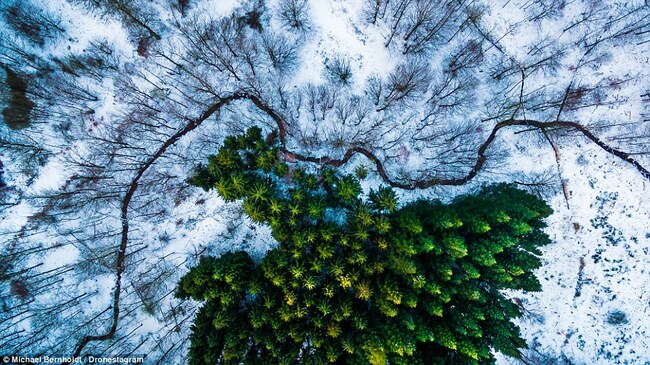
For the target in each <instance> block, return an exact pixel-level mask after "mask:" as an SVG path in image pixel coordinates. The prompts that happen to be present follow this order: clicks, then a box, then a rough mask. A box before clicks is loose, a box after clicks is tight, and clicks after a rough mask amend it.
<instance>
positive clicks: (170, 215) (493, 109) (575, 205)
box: [0, 0, 650, 364]
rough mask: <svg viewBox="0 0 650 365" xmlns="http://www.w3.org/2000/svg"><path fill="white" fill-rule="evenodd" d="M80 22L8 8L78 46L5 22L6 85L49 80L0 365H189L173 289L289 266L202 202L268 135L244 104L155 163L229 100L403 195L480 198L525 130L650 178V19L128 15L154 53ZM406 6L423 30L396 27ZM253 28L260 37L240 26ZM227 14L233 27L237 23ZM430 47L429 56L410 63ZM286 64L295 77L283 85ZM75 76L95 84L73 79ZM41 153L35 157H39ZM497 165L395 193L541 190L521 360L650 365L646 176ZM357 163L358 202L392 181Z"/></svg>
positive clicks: (584, 164) (7, 157) (14, 188)
mask: <svg viewBox="0 0 650 365" xmlns="http://www.w3.org/2000/svg"><path fill="white" fill-rule="evenodd" d="M71 3H73V4H74V2H71ZM71 3H68V2H66V1H63V0H58V1H50V2H39V1H32V2H29V1H18V2H15V3H13V2H6V4H5V3H4V2H3V4H2V10H3V13H4V14H7V9H8V7H10V6H12V4H18V5H17V6H19V7H22V8H23V9H30V8H29V7H30V6H33V7H35V8H37V9H43V10H45V11H46V12H49V13H50V14H53V16H54V18H55V19H59V20H60V23H59V25H60V26H61V27H62V28H64V29H65V32H64V33H62V34H59V35H58V36H56V37H51V38H46V39H45V42H44V44H42V45H37V44H34V43H33V42H30V41H29V40H27V39H26V38H25V37H24V35H21V34H19V32H17V31H16V29H15V27H14V28H12V27H11V26H10V25H9V23H10V22H9V20H8V18H7V16H6V15H5V16H4V17H3V18H2V20H0V32H2V38H1V40H2V41H3V42H2V48H0V66H2V69H3V71H2V72H5V71H4V68H5V67H6V68H12V69H14V70H20V71H21V72H22V73H23V74H24V75H29V76H32V77H33V78H34V79H33V80H35V81H34V85H35V86H32V89H30V92H31V93H32V94H30V95H31V96H32V97H33V98H34V100H38V102H39V108H37V109H35V111H34V112H33V113H32V114H33V117H34V123H33V125H31V126H30V127H29V128H26V129H23V130H20V131H17V130H9V129H8V128H6V127H5V125H4V123H3V125H2V127H1V128H2V129H0V136H2V141H3V144H2V145H0V147H2V149H1V150H0V160H1V161H2V163H3V169H4V172H5V173H4V176H3V178H4V181H5V182H6V183H7V184H8V187H7V188H5V191H3V192H2V197H3V199H4V200H5V202H6V205H2V206H1V209H2V210H0V236H1V237H2V238H1V241H0V248H1V249H2V251H1V252H2V254H3V257H4V258H3V259H0V274H2V275H6V276H4V277H3V279H2V280H0V295H1V297H0V306H2V309H3V311H2V312H0V313H1V314H0V320H1V321H2V322H1V323H0V355H1V354H3V353H5V352H20V353H21V354H23V355H31V354H35V353H49V354H51V355H56V356H69V355H71V354H72V353H73V352H74V351H75V349H79V348H82V349H83V351H82V353H98V352H101V353H104V354H107V355H110V354H112V355H133V354H149V355H148V357H147V361H148V362H150V363H151V364H177V363H183V359H184V354H185V353H186V350H187V336H188V333H189V332H188V331H189V330H190V325H191V321H192V316H193V314H194V312H195V310H196V303H193V302H180V301H179V300H177V299H174V298H173V295H172V294H173V289H174V286H175V284H176V282H177V280H178V279H179V278H180V277H181V276H182V275H183V273H185V272H186V271H187V269H188V268H189V267H191V266H192V265H194V264H195V263H196V262H197V260H198V258H199V257H200V256H201V255H205V254H215V255H216V254H219V253H221V252H224V251H227V250H232V249H238V248H243V249H246V250H248V251H250V252H252V253H253V254H254V255H255V256H257V257H259V256H261V255H262V254H263V252H264V251H265V250H267V249H268V248H269V247H272V246H273V245H274V242H273V240H272V238H271V237H270V234H269V230H268V228H266V227H261V226H258V225H255V224H253V223H252V222H250V220H248V219H247V218H246V217H245V216H244V215H243V214H242V211H241V208H240V207H239V206H238V204H236V203H228V204H226V203H224V202H223V200H222V199H220V198H219V197H218V195H217V194H216V193H214V192H210V193H206V192H203V191H200V190H199V189H196V188H192V187H189V186H188V185H187V184H186V182H185V179H186V177H187V176H188V174H189V172H190V171H191V170H192V168H193V167H194V166H195V165H196V164H198V163H200V162H202V161H204V159H205V157H206V156H207V155H208V154H210V153H212V152H214V151H215V150H216V148H218V146H219V143H220V141H221V140H222V138H223V137H224V136H225V135H228V134H230V133H233V132H238V131H241V130H243V129H244V128H246V127H247V126H250V125H260V126H262V127H264V128H265V130H267V131H268V130H270V129H271V128H275V127H277V125H276V124H274V121H273V120H271V118H269V115H268V114H265V113H264V112H263V111H261V110H260V109H259V108H258V107H256V106H255V105H253V104H252V103H250V102H246V101H234V102H232V103H230V104H228V106H227V107H224V108H223V109H221V110H219V111H218V112H217V113H216V114H215V115H211V116H210V117H209V118H207V119H206V120H205V121H204V122H203V123H202V124H200V126H199V125H197V127H196V129H193V130H191V131H188V132H187V133H186V134H182V136H180V137H179V138H177V139H174V143H172V144H170V145H169V146H167V147H165V149H163V150H161V147H162V146H164V145H165V143H166V141H170V140H171V139H173V138H174V137H173V136H174V134H175V133H176V132H178V131H181V130H183V128H184V127H185V126H187V125H188V123H192V122H193V121H196V120H198V119H200V117H201V115H202V114H203V113H204V112H205V111H206V110H209V107H210V106H211V105H212V104H213V103H215V102H216V101H217V100H219V98H224V97H226V96H228V95H231V94H232V93H233V92H235V91H242V90H243V91H246V92H250V93H253V94H255V95H258V96H259V97H260V98H261V99H262V100H263V101H264V102H265V103H266V104H267V105H268V106H270V108H272V109H274V110H275V111H276V112H277V113H278V114H279V115H280V116H281V117H282V118H283V119H284V121H285V122H286V123H287V126H288V128H289V136H288V140H287V145H288V146H289V147H290V148H292V149H294V150H296V151H298V152H301V153H305V154H311V155H313V156H328V155H329V156H334V157H340V156H342V154H343V153H344V151H345V150H346V148H349V147H352V146H364V147H366V148H368V149H370V150H371V151H372V152H373V153H374V154H375V155H376V156H378V157H379V158H380V159H381V160H382V161H383V163H384V166H385V168H386V171H387V173H388V174H389V176H390V177H391V178H392V179H394V180H396V181H401V182H408V181H412V180H417V179H419V180H427V179H432V178H452V179H453V178H456V179H457V178H460V177H463V176H464V175H466V174H467V173H468V171H469V170H470V168H471V166H473V164H474V162H475V161H476V158H477V151H478V149H479V146H480V145H481V144H482V143H483V142H484V141H485V140H486V138H488V135H489V134H490V132H491V131H492V129H493V128H494V127H495V126H496V125H497V123H498V122H502V121H504V120H509V119H512V120H536V121H540V122H550V121H554V120H562V121H570V122H576V123H578V124H579V125H581V126H584V127H585V128H587V129H589V130H590V131H591V132H592V133H593V134H594V135H596V136H597V137H598V138H600V139H601V140H602V141H603V142H604V143H606V144H607V145H609V146H611V147H613V148H615V149H617V150H620V151H624V152H630V153H631V154H630V158H633V159H635V160H636V161H638V162H639V163H640V164H641V166H644V167H645V168H646V169H647V168H650V159H648V153H649V152H650V125H649V119H648V118H649V117H650V96H649V95H648V92H649V90H650V83H648V80H649V79H650V67H649V65H650V47H648V44H650V43H648V41H649V39H648V35H649V34H650V7H648V5H647V2H646V3H644V2H642V1H627V2H618V1H587V0H583V1H569V2H566V1H533V0H527V1H513V0H503V1H471V2H463V1H458V2H453V1H452V2H440V3H438V2H426V1H415V0H414V1H390V2H389V3H388V6H387V8H386V12H385V14H384V15H383V17H379V18H378V19H377V21H375V22H374V23H372V22H371V21H369V14H370V10H369V9H370V8H369V6H370V5H372V4H380V5H381V4H384V1H381V0H378V1H377V2H375V1H362V0H359V1H344V0H328V1H315V0H314V1H308V2H305V3H306V4H307V6H306V8H305V15H306V16H307V18H306V19H308V21H307V22H306V23H305V25H304V28H303V29H296V28H291V27H290V26H288V25H287V23H286V19H284V18H283V16H282V13H283V6H286V5H287V4H288V3H292V1H284V0H283V1H280V0H273V1H267V2H266V4H265V5H264V6H263V5H262V4H264V2H257V1H252V0H251V1H234V0H233V1H217V0H191V1H189V2H188V3H189V6H188V7H187V8H186V9H183V11H182V12H181V11H180V10H179V9H180V7H179V4H181V3H185V2H184V1H163V0H159V1H151V2H147V4H139V3H138V4H137V5H142V6H141V7H139V8H138V7H136V8H135V10H134V14H135V17H136V18H138V19H140V20H143V21H144V22H145V23H147V24H149V26H151V27H152V29H153V30H154V31H155V32H156V34H158V35H159V36H160V37H161V40H155V39H154V38H155V37H153V36H152V35H151V34H148V33H147V31H144V30H143V29H141V28H139V27H138V26H137V25H134V23H133V22H132V21H129V20H128V19H132V18H129V17H128V16H126V17H125V14H124V13H120V12H115V11H114V10H113V11H105V9H106V6H105V7H104V8H103V9H104V11H103V10H95V11H92V12H91V11H89V10H88V9H86V8H84V7H82V6H80V5H73V4H71ZM101 3H104V2H101ZM135 3H136V2H134V4H135ZM172 3H173V4H172ZM293 3H296V4H298V5H299V6H300V4H302V3H303V2H302V1H294V2H293ZM30 4H31V5H30ZM106 4H110V2H106ZM400 4H405V5H406V9H409V10H408V11H407V12H406V13H405V14H406V15H405V16H404V19H411V20H409V21H406V20H401V21H398V20H397V17H396V15H395V14H397V13H396V12H397V11H398V10H399V8H400V7H399V5H400ZM427 4H429V5H431V4H433V7H431V8H430V9H429V8H426V5H427ZM418 9H419V10H422V9H429V11H430V12H429V13H428V14H429V16H430V19H429V20H428V21H429V23H426V26H424V27H423V28H418V29H416V31H414V33H413V34H416V35H414V36H413V38H410V40H408V39H407V38H408V34H409V31H410V30H413V29H414V28H413V23H409V22H410V21H412V19H414V18H413V17H414V14H415V13H416V12H417V10H418ZM255 11H259V12H260V13H261V14H262V16H261V18H260V19H261V20H260V22H261V24H263V27H264V29H263V31H261V32H260V31H258V30H255V29H253V28H251V27H248V26H246V24H248V23H247V22H249V23H250V22H251V15H250V14H253V13H254V12H255ZM233 12H234V13H235V14H236V16H235V18H234V19H235V20H234V21H233V22H230V23H229V22H227V21H224V20H223V19H225V18H224V17H227V16H229V15H230V14H231V13H233ZM132 15H133V14H132ZM409 17H410V18H409ZM125 19H127V20H125ZM220 22H221V23H220ZM253 23H254V22H253ZM435 27H439V28H440V31H439V32H438V33H435V32H434V33H435V34H432V35H431V39H430V40H429V41H427V43H426V44H425V45H426V47H425V48H426V49H423V50H422V51H421V52H417V53H416V52H409V51H408V50H409V49H411V48H409V47H412V46H413V42H414V41H413V39H416V40H417V39H418V38H417V37H425V33H426V30H427V29H431V28H435ZM206 29H208V30H207V31H206ZM393 32H395V34H393ZM418 32H420V33H418ZM422 32H424V33H422ZM206 34H207V35H209V36H206ZM418 34H419V35H418ZM220 37H221V38H220ZM204 41H205V43H202V42H204ZM273 42H276V43H273ZM409 42H410V43H409ZM100 43H101V44H103V45H104V46H99V45H98V44H100ZM269 44H275V45H276V46H277V47H278V48H277V49H276V51H278V52H279V53H281V52H280V51H284V52H286V53H285V55H286V56H287V57H286V59H287V60H290V61H287V62H286V64H285V65H281V66H277V64H276V63H275V62H276V61H277V60H274V59H273V58H272V57H271V56H268V55H267V54H266V53H265V52H268V50H266V49H265V47H266V46H268V45H269ZM12 47H14V48H12ZM102 47H106V48H102ZM210 47H214V48H210ZM229 47H233V48H229ZM283 47H284V48H283ZM17 49H20V50H23V51H25V52H26V54H27V55H25V54H23V55H21V54H20V52H19V51H17ZM103 49H104V50H105V49H108V50H110V51H106V52H105V53H102V52H104V51H102V50H103ZM30 54H32V55H30ZM34 55H35V56H34ZM73 56H75V57H78V58H79V59H82V60H84V59H86V60H89V61H88V62H90V63H92V64H93V65H95V66H93V67H98V68H99V69H101V71H98V73H90V72H87V73H86V72H85V71H83V68H79V69H73V70H72V71H71V70H70V69H66V68H64V67H63V66H61V65H62V64H63V63H65V62H67V60H70V59H72V57H73ZM84 57H85V58H84ZM88 57H90V58H88ZM92 57H97V58H102V57H103V60H102V61H101V63H99V61H97V60H94V59H92ZM35 60H36V61H35ZM38 60H41V61H38ZM93 60H94V61H93ZM291 60H293V61H291ZM337 60H338V61H340V62H342V63H343V64H348V65H349V70H350V78H349V79H346V80H341V79H340V80H337V79H336V77H337V75H336V74H333V73H332V72H331V69H332V67H333V66H332V65H334V64H335V62H336V61H337ZM91 61H92V62H91ZM39 62H42V63H39ZM278 62H280V61H278ZM280 63H281V62H280ZM98 64H99V66H97V65H98ZM43 65H46V66H47V67H45V66H43ZM231 65H232V67H230V66H231ZM102 67H104V68H102ZM48 68H49V69H50V70H49V71H48V70H47V69H48ZM409 72H411V73H410V74H409ZM0 76H3V77H4V74H0ZM409 76H412V78H410V79H409ZM40 80H44V81H42V83H39V82H40ZM409 80H410V81H409ZM409 82H412V83H409ZM74 85H81V87H80V88H75V87H74ZM2 86H3V87H2V90H3V95H2V103H3V104H2V105H7V104H8V103H9V98H8V96H7V92H6V90H7V88H6V85H2ZM402 86H405V87H404V88H402ZM409 88H411V89H409ZM39 90H40V91H43V90H45V91H46V92H45V93H44V94H45V96H44V95H42V94H43V93H39ZM405 90H407V91H405ZM67 91H71V92H74V94H70V95H68V94H66V92H67ZM85 92H88V93H90V94H92V95H93V97H87V94H85ZM48 93H49V98H50V99H51V103H50V104H48V103H45V102H44V100H48ZM644 95H645V96H644ZM39 98H40V99H39ZM25 144H27V145H34V146H38V147H39V148H41V150H39V151H37V153H35V154H34V155H31V154H30V153H31V152H33V151H32V150H30V149H28V148H25V147H24V146H23V145H25ZM160 151H162V152H161V153H160V154H157V152H160ZM152 156H156V157H155V158H154V157H152ZM486 156H487V163H486V165H484V166H483V168H482V170H481V171H480V172H479V174H478V175H477V176H476V177H474V178H473V179H472V180H471V181H469V182H468V183H467V184H465V185H463V186H457V187H453V186H452V187H449V186H433V187H431V188H429V189H424V190H412V191H409V190H400V191H398V194H399V195H400V197H401V198H402V200H410V199H415V198H418V197H433V198H438V199H442V200H448V199H450V198H452V197H453V196H455V195H458V194H462V193H465V192H467V191H471V190H473V189H475V188H476V187H477V186H479V185H480V184H484V183H490V182H495V181H508V182H518V183H520V184H521V185H522V187H531V185H533V184H535V183H538V182H540V181H543V182H544V184H541V185H539V186H537V187H536V188H535V189H534V191H536V192H538V193H540V194H542V196H544V197H545V198H546V199H548V201H549V204H550V205H551V206H552V207H553V209H554V211H555V213H554V214H553V215H552V216H551V217H550V218H549V219H548V228H547V232H548V233H549V235H550V236H551V238H552V240H553V243H552V244H551V245H549V246H548V247H546V248H545V250H544V255H543V262H544V266H543V267H542V268H541V269H540V270H539V271H538V273H537V276H538V277H539V279H540V281H541V282H542V286H543V291H542V292H540V293H508V295H510V296H512V298H513V300H516V301H518V303H521V305H522V307H523V308H525V310H526V311H527V314H526V315H525V316H524V317H523V318H521V319H520V321H519V324H520V327H521V329H522V334H523V336H524V338H525V339H526V340H527V341H528V342H529V344H530V346H531V350H530V351H528V352H527V356H529V357H530V358H531V359H537V361H541V358H542V356H547V357H548V358H549V359H555V360H557V363H567V364H568V363H571V364H648V363H650V349H649V348H648V344H649V342H650V341H649V340H648V338H650V336H649V334H650V321H649V320H648V318H650V317H649V313H648V311H649V310H650V293H649V291H648V288H650V257H649V256H650V193H649V191H650V186H648V184H650V180H649V177H648V176H644V175H643V174H642V173H640V171H639V170H638V169H635V168H634V166H633V165H632V164H631V163H629V161H624V160H623V159H621V158H619V157H617V156H615V155H613V154H612V153H610V152H608V151H605V150H604V149H603V148H601V147H599V146H597V145H596V144H595V143H594V142H593V141H590V140H589V139H587V138H585V136H583V135H582V134H580V133H578V132H577V131H576V130H572V129H570V128H548V129H541V130H540V129H537V128H527V127H525V126H513V127H511V128H510V127H508V128H504V129H501V130H500V131H499V132H498V134H497V135H496V138H495V139H494V142H493V143H492V144H491V145H490V147H489V148H488V149H487V151H486ZM32 157H34V158H32ZM360 165H363V166H366V167H368V168H369V170H371V173H370V177H369V178H368V179H367V180H365V181H364V182H363V185H364V187H365V188H370V187H372V186H376V185H377V184H380V183H382V182H381V179H380V177H379V176H378V175H377V174H375V173H373V172H372V170H373V165H372V163H371V162H370V161H369V160H367V159H365V158H364V157H362V156H356V157H354V158H353V159H352V160H351V161H350V163H348V164H347V165H345V166H343V167H342V168H341V169H342V170H343V171H347V172H352V171H354V169H355V168H356V167H357V166H360ZM312 167H313V166H312ZM313 168H315V167H313ZM129 192H131V194H132V196H129V200H126V198H125V197H126V196H127V195H128V194H129ZM125 201H126V207H125ZM125 211H126V212H127V213H126V217H124V212H125ZM125 218H126V219H125ZM125 221H126V222H128V231H127V232H126V237H127V238H126V240H125V239H124V237H125V228H124V227H125V225H124V224H125ZM119 252H123V253H124V257H123V260H124V264H123V266H122V267H121V268H120V265H116V260H117V261H118V262H119V259H117V257H119V256H120V254H119ZM120 270H123V271H120ZM118 272H119V274H117V273H118ZM0 277H2V276H0ZM118 283H119V284H118ZM118 285H119V288H120V290H119V293H120V294H121V295H120V297H119V300H118V304H119V310H118V311H117V312H114V310H115V307H114V303H115V300H114V299H115V297H114V295H115V289H116V287H118ZM114 313H117V314H116V315H117V317H114V315H115V314H114ZM114 318H118V321H117V327H116V329H115V331H114V333H112V334H111V336H109V337H110V339H106V340H100V341H96V340H93V341H89V342H88V343H87V344H85V345H84V346H81V347H80V344H81V343H83V338H84V336H93V335H102V334H105V333H111V331H112V330H111V325H112V324H113V323H114V322H113V321H114ZM62 324H65V325H62ZM511 362H513V360H511V359H506V358H502V357H500V358H499V363H500V364H509V363H511Z"/></svg>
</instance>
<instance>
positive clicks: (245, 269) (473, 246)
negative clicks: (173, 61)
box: [177, 128, 552, 365]
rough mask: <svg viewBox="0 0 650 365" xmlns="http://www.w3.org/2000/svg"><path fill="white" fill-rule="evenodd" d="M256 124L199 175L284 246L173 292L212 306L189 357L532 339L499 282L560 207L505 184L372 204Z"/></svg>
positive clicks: (302, 356)
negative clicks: (299, 164)
mask: <svg viewBox="0 0 650 365" xmlns="http://www.w3.org/2000/svg"><path fill="white" fill-rule="evenodd" d="M280 155H281V153H280V149H279V147H278V146H274V145H269V144H267V143H266V142H265V141H264V140H263V138H262V134H261V130H260V129H258V128H251V129H250V130H249V131H248V132H247V133H246V134H245V135H240V136H231V137H229V138H227V139H226V141H225V143H224V146H223V147H222V148H221V149H220V150H219V152H218V153H217V154H216V155H214V156H211V157H210V158H209V163H208V165H207V166H203V167H199V168H198V169H197V171H196V173H195V174H194V176H193V177H192V178H191V179H190V181H191V182H192V183H193V184H194V185H196V186H200V187H202V188H204V189H212V188H215V189H217V191H218V192H219V194H220V195H221V196H222V197H223V198H224V199H226V200H228V201H235V200H241V201H242V204H243V207H244V209H245V212H246V213H247V214H248V215H249V216H250V217H251V218H252V219H253V220H254V221H256V222H259V223H263V224H267V225H269V226H270V227H271V229H272V232H273V235H274V237H275V238H276V239H277V241H278V242H279V245H278V247H276V248H274V249H272V250H270V251H269V252H268V253H267V254H266V256H265V257H264V258H263V259H262V260H261V262H260V263H254V262H253V260H252V259H251V258H250V257H249V256H248V254H247V253H245V252H234V253H227V254H224V255H222V256H221V257H219V258H212V257H209V258H205V259H203V260H201V261H200V263H199V265H198V266H196V267H194V268H193V269H191V270H190V272H189V273H188V274H187V275H186V276H185V277H183V278H182V280H181V281H180V283H179V285H178V291H177V296H179V297H181V298H190V297H191V298H194V299H195V300H199V301H203V302H205V303H204V305H203V307H202V308H201V310H200V311H199V313H198V315H197V317H196V320H195V323H194V327H193V334H192V337H191V348H190V364H192V365H194V364H196V365H199V364H200V365H205V364H240V363H244V364H326V363H337V364H374V365H379V364H381V365H384V364H387V363H390V364H409V365H410V364H491V363H494V357H493V355H492V351H498V352H501V353H503V354H505V355H508V356H514V357H517V356H518V355H519V349H520V348H523V347H525V346H526V344H525V342H524V341H523V340H522V339H521V337H520V333H519V329H518V328H517V326H515V325H514V324H513V323H512V321H511V319H513V318H516V317H518V316H520V315H521V311H520V308H519V307H518V306H517V305H516V304H514V303H513V302H511V301H510V300H508V299H507V298H505V297H504V296H503V295H502V294H501V291H502V290H503V289H522V290H527V291H537V290H540V284H539V282H538V281H537V279H536V278H535V277H534V275H533V273H532V270H534V269H536V268H537V267H539V266H540V261H539V259H538V256H539V255H540V251H539V250H538V247H539V246H541V245H544V244H547V243H548V242H549V239H548V237H547V235H546V234H545V233H544V232H543V231H542V228H544V226H545V225H544V222H543V218H544V217H547V216H548V215H549V214H550V213H551V212H552V211H551V209H550V208H549V207H548V206H547V205H546V204H545V203H544V202H543V201H541V200H539V199H538V198H536V197H534V196H532V195H530V194H528V193H526V192H524V191H521V190H518V189H516V188H514V187H513V186H510V185H494V186H490V187H486V188H484V189H483V190H481V191H480V192H479V193H478V194H476V195H472V196H464V197H460V198H458V199H456V200H454V201H453V202H452V203H450V204H443V203H441V202H439V201H430V200H420V201H416V202H414V203H409V204H405V205H403V206H401V207H400V206H399V204H398V202H397V198H396V195H395V193H394V192H393V191H392V190H391V189H390V188H379V189H378V190H376V191H372V192H371V193H370V194H369V196H368V197H367V198H366V199H364V198H362V197H360V194H361V188H360V186H359V183H358V181H357V180H356V178H354V177H353V176H351V175H347V176H339V175H337V174H336V173H335V172H333V171H331V170H326V171H322V172H321V173H319V174H310V173H307V172H305V171H303V170H300V169H291V168H290V167H289V166H288V165H287V164H285V163H284V162H282V161H281V159H280Z"/></svg>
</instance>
